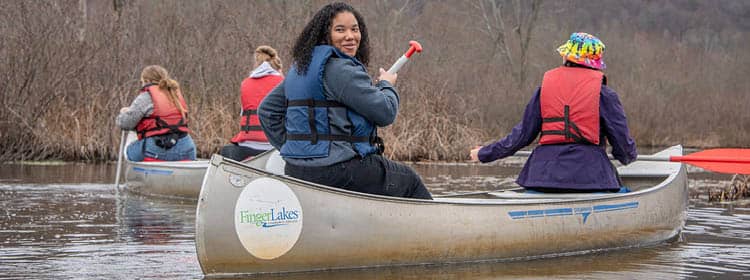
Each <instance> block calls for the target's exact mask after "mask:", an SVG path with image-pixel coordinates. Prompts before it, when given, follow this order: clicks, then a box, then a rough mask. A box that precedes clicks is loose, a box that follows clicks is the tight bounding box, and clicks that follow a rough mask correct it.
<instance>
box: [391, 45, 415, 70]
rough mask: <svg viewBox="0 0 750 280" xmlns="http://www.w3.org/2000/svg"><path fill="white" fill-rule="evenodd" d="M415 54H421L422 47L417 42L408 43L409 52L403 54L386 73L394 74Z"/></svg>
mask: <svg viewBox="0 0 750 280" xmlns="http://www.w3.org/2000/svg"><path fill="white" fill-rule="evenodd" d="M415 52H422V45H420V44H419V42H417V41H409V50H407V51H406V53H404V55H402V56H401V57H400V58H399V59H398V60H396V63H393V65H392V66H391V68H389V69H388V71H387V72H388V73H391V74H396V72H398V70H399V69H401V67H402V66H404V64H406V62H407V61H409V58H411V55H413V54H414V53H415Z"/></svg>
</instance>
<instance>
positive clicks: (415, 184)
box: [284, 154, 432, 199]
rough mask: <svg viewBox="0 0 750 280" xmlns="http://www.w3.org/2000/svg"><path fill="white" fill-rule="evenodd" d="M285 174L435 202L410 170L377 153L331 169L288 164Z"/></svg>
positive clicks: (361, 189)
mask: <svg viewBox="0 0 750 280" xmlns="http://www.w3.org/2000/svg"><path fill="white" fill-rule="evenodd" d="M284 172H285V173H286V174H287V175H289V176H292V177H295V178H298V179H302V180H305V181H310V182H314V183H318V184H322V185H326V186H331V187H337V188H342V189H345V190H350V191H355V192H363V193H371V194H379V195H387V196H397V197H410V198H420V199H432V196H431V195H430V192H429V191H428V190H427V188H426V187H425V186H424V184H422V179H420V178H419V175H417V173H416V172H414V170H413V169H411V167H409V166H406V165H404V164H401V163H397V162H394V161H391V160H388V159H386V158H383V157H382V156H380V155H375V154H373V155H368V156H366V157H365V158H359V157H355V158H353V159H351V160H349V161H345V162H341V163H337V164H334V165H331V166H320V167H305V166H296V165H291V164H289V163H287V164H286V167H285V168H284Z"/></svg>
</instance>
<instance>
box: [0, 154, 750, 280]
mask: <svg viewBox="0 0 750 280" xmlns="http://www.w3.org/2000/svg"><path fill="white" fill-rule="evenodd" d="M519 166H520V162H514V161H506V162H501V163H499V164H494V165H482V166H478V165H467V164H416V165H414V167H415V168H416V169H417V171H418V172H419V173H420V174H421V175H422V177H423V180H424V181H425V183H426V184H427V186H428V187H429V188H430V190H431V191H432V192H433V193H435V194H445V193H455V192H469V191H480V190H492V189H499V188H504V187H508V186H512V185H513V180H514V178H515V174H516V172H518V168H519ZM114 170H115V169H114V165H93V164H64V165H33V166H30V165H7V164H6V165H0V209H1V210H0V216H2V221H1V222H0V272H1V273H0V278H2V279H21V278H34V279H60V278H106V279H134V278H159V279H175V278H178V279H185V278H188V279H192V278H201V277H203V274H202V272H201V270H200V265H199V263H198V260H197V258H196V255H195V243H194V240H193V239H194V236H195V227H194V219H195V204H194V202H191V201H180V200H165V199H156V198H151V197H143V196H138V195H134V194H131V193H128V192H124V191H120V190H118V189H115V188H114V185H113V184H112V183H111V182H112V181H113V178H114ZM690 171H691V173H690V175H689V176H690V188H691V199H690V209H689V211H688V222H687V225H686V227H685V229H684V230H683V234H682V240H681V241H679V242H674V243H666V244H662V245H659V246H654V247H648V248H636V249H627V250H617V251H608V252H598V253H592V254H587V255H580V256H569V257H558V258H552V259H540V260H531V261H517V262H486V263H467V264H449V265H429V266H404V267H393V268H385V269H383V268H380V269H364V270H346V271H337V272H318V273H295V274H286V275H264V276H258V277H255V278H256V279H546V278H554V279H581V278H586V279H608V280H609V279H743V278H745V279H747V278H750V201H747V200H746V201H739V202H733V203H730V204H718V203H708V202H706V197H705V189H707V188H716V187H718V186H721V185H725V184H727V183H728V181H727V180H728V179H729V178H730V176H726V175H716V174H710V173H703V172H700V171H699V170H696V169H691V170H690Z"/></svg>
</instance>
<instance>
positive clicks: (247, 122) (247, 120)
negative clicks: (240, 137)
mask: <svg viewBox="0 0 750 280" xmlns="http://www.w3.org/2000/svg"><path fill="white" fill-rule="evenodd" d="M252 115H258V110H242V116H243V118H244V119H245V124H244V125H242V126H240V131H263V128H262V127H260V125H250V116H252Z"/></svg>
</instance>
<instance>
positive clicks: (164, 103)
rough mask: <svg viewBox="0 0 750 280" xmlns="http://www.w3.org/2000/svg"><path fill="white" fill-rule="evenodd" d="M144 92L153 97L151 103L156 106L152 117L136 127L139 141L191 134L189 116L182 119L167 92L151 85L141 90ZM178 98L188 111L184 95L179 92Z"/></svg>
mask: <svg viewBox="0 0 750 280" xmlns="http://www.w3.org/2000/svg"><path fill="white" fill-rule="evenodd" d="M142 92H148V93H149V95H151V102H152V103H153V104H154V111H153V112H152V113H151V115H148V116H146V117H144V118H142V119H141V121H140V122H138V125H136V126H135V131H136V132H138V139H143V138H145V137H151V136H156V135H163V134H167V133H170V132H174V133H179V132H183V133H189V132H190V130H189V129H188V121H187V115H186V116H185V119H183V118H182V115H181V114H180V110H179V109H178V108H177V107H176V106H174V104H172V102H171V101H169V97H168V96H167V92H166V91H164V90H162V89H160V88H159V86H157V85H154V84H150V85H146V86H144V87H143V89H141V93H142ZM177 98H178V99H179V101H180V103H182V107H183V108H185V109H187V104H186V103H185V99H184V98H183V97H182V93H181V92H180V91H179V90H178V91H177Z"/></svg>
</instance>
